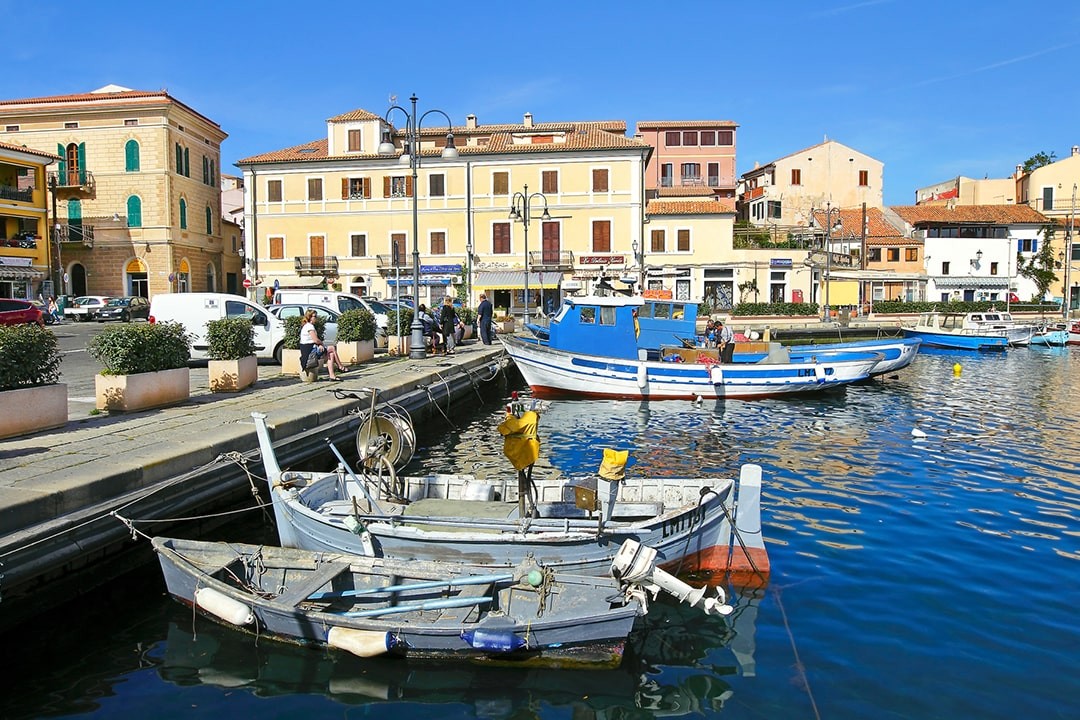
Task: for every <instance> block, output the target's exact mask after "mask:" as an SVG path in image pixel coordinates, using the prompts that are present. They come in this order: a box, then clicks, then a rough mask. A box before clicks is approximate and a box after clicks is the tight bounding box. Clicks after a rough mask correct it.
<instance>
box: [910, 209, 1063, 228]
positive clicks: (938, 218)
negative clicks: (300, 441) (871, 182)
mask: <svg viewBox="0 0 1080 720" xmlns="http://www.w3.org/2000/svg"><path fill="white" fill-rule="evenodd" d="M891 209H892V210H893V212H895V213H896V214H897V215H899V216H900V217H901V218H903V219H904V221H905V222H908V223H910V224H912V225H918V224H921V223H986V224H997V225H1009V224H1020V223H1046V222H1050V219H1049V218H1047V217H1046V216H1045V215H1043V214H1042V213H1041V212H1039V211H1038V210H1036V209H1035V208H1033V207H1031V206H1030V205H957V206H956V207H954V208H949V207H947V206H944V205H900V206H897V207H893V208H891Z"/></svg>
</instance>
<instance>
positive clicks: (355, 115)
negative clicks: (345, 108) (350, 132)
mask: <svg viewBox="0 0 1080 720" xmlns="http://www.w3.org/2000/svg"><path fill="white" fill-rule="evenodd" d="M350 120H382V118H381V117H379V116H378V115H376V114H375V113H373V112H368V111H367V110H364V109H363V108H357V109H356V110H351V111H349V112H347V113H342V114H341V115H335V116H334V117H332V118H330V119H329V120H327V121H326V122H349V121H350Z"/></svg>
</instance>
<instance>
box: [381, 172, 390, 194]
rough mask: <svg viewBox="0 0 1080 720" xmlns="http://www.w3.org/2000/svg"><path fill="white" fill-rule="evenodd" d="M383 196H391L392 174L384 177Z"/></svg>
mask: <svg viewBox="0 0 1080 720" xmlns="http://www.w3.org/2000/svg"><path fill="white" fill-rule="evenodd" d="M382 196H383V197H384V198H388V197H390V176H389V175H386V176H385V177H383V179H382Z"/></svg>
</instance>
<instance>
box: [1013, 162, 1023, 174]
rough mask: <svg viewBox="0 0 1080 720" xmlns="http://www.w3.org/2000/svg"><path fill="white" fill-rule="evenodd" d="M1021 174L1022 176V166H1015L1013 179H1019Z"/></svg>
mask: <svg viewBox="0 0 1080 720" xmlns="http://www.w3.org/2000/svg"><path fill="white" fill-rule="evenodd" d="M1023 174H1024V166H1023V165H1019V164H1017V166H1016V175H1015V177H1020V176H1021V175H1023Z"/></svg>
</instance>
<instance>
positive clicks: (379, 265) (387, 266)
mask: <svg viewBox="0 0 1080 720" xmlns="http://www.w3.org/2000/svg"><path fill="white" fill-rule="evenodd" d="M375 267H376V269H378V271H379V272H380V273H383V274H390V273H393V272H394V271H396V270H401V271H402V272H408V273H411V272H412V256H411V255H408V254H406V253H402V254H401V257H399V258H398V261H397V264H396V265H395V264H394V256H393V255H376V256H375Z"/></svg>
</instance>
